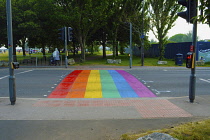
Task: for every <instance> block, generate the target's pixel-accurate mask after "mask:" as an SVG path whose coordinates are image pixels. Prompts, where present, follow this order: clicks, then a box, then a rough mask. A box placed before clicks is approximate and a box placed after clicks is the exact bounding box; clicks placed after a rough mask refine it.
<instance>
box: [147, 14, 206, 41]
mask: <svg viewBox="0 0 210 140" xmlns="http://www.w3.org/2000/svg"><path fill="white" fill-rule="evenodd" d="M192 29H193V25H192V24H188V23H187V22H186V20H185V19H182V18H180V17H178V19H177V21H176V22H175V26H174V27H173V28H172V29H171V30H169V32H168V37H171V36H173V35H175V34H179V33H182V34H186V33H188V32H189V31H192ZM198 37H199V40H204V39H210V27H209V25H207V24H198ZM149 39H154V40H157V39H156V38H155V36H154V35H153V33H152V32H150V33H149Z"/></svg>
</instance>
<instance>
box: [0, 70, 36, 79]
mask: <svg viewBox="0 0 210 140" xmlns="http://www.w3.org/2000/svg"><path fill="white" fill-rule="evenodd" d="M31 71H33V70H27V71H23V72H19V73H16V74H15V75H19V74H23V73H27V72H31ZM7 77H9V75H6V76H3V77H0V80H1V79H4V78H7Z"/></svg>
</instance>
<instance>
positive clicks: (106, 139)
mask: <svg viewBox="0 0 210 140" xmlns="http://www.w3.org/2000/svg"><path fill="white" fill-rule="evenodd" d="M209 106H210V95H207V96H196V100H195V102H194V103H189V101H188V97H167V98H166V97H145V98H17V101H16V104H15V105H14V106H12V105H10V102H9V99H8V98H0V112H1V113H0V126H1V127H0V139H7V140H10V139H11V140H12V139H14V137H15V139H17V140H20V139H21V140H24V139H30V140H36V139H39V140H42V139H43V140H44V139H55V140H59V139H62V140H69V139H71V140H80V139H81V140H83V139H87V140H112V139H119V137H120V135H122V134H124V133H136V132H139V131H142V130H148V129H160V128H164V127H171V126H172V125H177V124H179V123H183V122H189V121H195V120H200V119H206V118H209V116H210V107H209Z"/></svg>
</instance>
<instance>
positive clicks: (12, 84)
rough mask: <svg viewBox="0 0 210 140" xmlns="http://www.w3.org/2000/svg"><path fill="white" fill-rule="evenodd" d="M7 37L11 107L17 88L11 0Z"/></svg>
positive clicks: (8, 3)
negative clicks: (13, 64) (13, 65)
mask: <svg viewBox="0 0 210 140" xmlns="http://www.w3.org/2000/svg"><path fill="white" fill-rule="evenodd" d="M6 8H7V9H6V11H7V36H8V48H9V74H10V76H9V96H10V102H11V105H14V104H15V102H16V88H15V76H14V69H13V68H12V62H13V34H12V6H11V0H7V5H6Z"/></svg>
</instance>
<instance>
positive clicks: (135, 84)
mask: <svg viewBox="0 0 210 140" xmlns="http://www.w3.org/2000/svg"><path fill="white" fill-rule="evenodd" d="M116 71H117V72H118V73H120V74H121V75H122V76H123V77H124V78H125V80H126V81H127V82H128V84H129V85H130V86H131V87H132V88H133V90H134V91H135V92H136V94H137V95H138V96H139V97H157V96H156V95H155V94H153V93H152V92H151V91H150V90H149V89H148V88H147V87H146V86H145V85H144V84H142V83H141V82H140V81H139V80H138V79H136V78H135V77H134V76H133V75H131V74H130V73H128V72H126V71H124V70H116Z"/></svg>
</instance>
